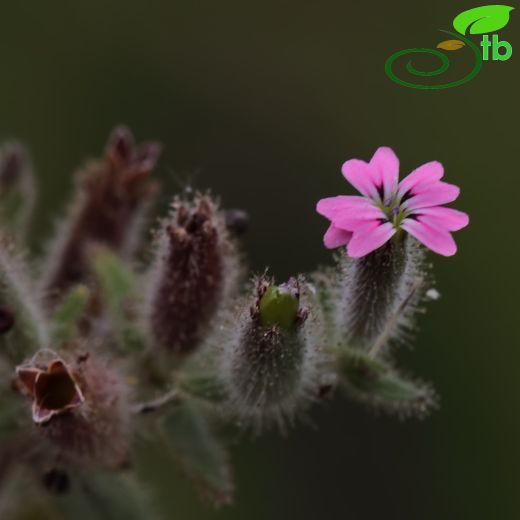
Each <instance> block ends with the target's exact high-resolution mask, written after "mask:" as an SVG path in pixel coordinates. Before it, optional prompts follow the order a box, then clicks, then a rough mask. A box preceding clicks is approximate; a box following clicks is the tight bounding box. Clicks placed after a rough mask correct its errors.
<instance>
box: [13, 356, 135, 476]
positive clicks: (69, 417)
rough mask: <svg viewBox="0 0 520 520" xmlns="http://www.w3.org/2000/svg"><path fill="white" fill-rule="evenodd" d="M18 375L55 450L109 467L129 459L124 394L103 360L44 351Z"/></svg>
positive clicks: (34, 415)
mask: <svg viewBox="0 0 520 520" xmlns="http://www.w3.org/2000/svg"><path fill="white" fill-rule="evenodd" d="M45 354H48V356H47V357H50V359H48V360H46V361H44V360H43V358H44V356H45ZM38 357H40V361H38V360H37V358H38ZM16 375H17V380H18V383H19V386H20V387H21V388H22V390H23V391H24V393H26V394H27V396H28V397H29V398H30V399H31V401H32V419H33V422H34V424H35V425H37V426H38V427H39V428H38V431H39V433H40V434H41V435H43V436H44V437H45V438H46V439H48V440H49V441H50V442H51V443H52V444H53V445H54V447H55V449H56V450H57V451H58V452H62V453H63V454H64V456H72V457H77V458H78V459H80V460H85V461H93V462H97V463H98V464H100V465H104V466H107V467H122V466H123V465H125V464H126V463H127V460H128V445H129V417H130V413H129V406H128V392H127V390H126V385H125V384H124V383H123V380H122V379H121V377H120V376H119V374H118V373H117V371H116V370H114V368H113V367H111V366H109V364H108V363H107V362H103V361H100V360H99V359H95V358H94V357H93V356H89V355H87V354H80V355H78V356H77V357H76V358H75V359H74V360H73V361H71V362H66V361H64V360H63V359H62V358H60V357H57V356H56V355H55V354H53V353H51V352H50V351H42V352H40V353H39V354H38V355H37V356H35V357H34V358H32V359H31V360H30V361H29V362H28V363H26V364H24V365H21V366H19V367H17V369H16Z"/></svg>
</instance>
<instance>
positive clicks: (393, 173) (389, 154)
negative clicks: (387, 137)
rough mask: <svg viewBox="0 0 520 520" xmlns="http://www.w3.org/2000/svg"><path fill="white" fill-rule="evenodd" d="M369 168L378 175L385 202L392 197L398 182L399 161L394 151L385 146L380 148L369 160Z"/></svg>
mask: <svg viewBox="0 0 520 520" xmlns="http://www.w3.org/2000/svg"><path fill="white" fill-rule="evenodd" d="M370 166H371V167H372V168H373V169H374V171H375V172H376V173H377V175H378V178H379V185H380V186H383V188H384V192H385V197H384V198H385V200H387V199H389V198H391V197H393V195H394V194H395V192H396V191H397V182H398V180H399V159H398V158H397V156H396V155H395V153H394V151H393V150H392V149H391V148H388V147H387V146H381V148H378V149H377V150H376V153H375V154H374V155H373V157H372V159H371V160H370Z"/></svg>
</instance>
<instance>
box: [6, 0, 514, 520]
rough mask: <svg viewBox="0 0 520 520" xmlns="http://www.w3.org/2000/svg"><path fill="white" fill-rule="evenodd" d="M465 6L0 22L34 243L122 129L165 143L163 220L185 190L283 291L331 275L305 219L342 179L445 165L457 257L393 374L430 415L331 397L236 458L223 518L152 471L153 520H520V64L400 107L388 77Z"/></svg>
mask: <svg viewBox="0 0 520 520" xmlns="http://www.w3.org/2000/svg"><path fill="white" fill-rule="evenodd" d="M476 5H479V4H478V3H477V4H475V3H472V2H462V1H461V2H454V1H449V2H448V1H444V2H442V1H439V0H436V1H431V2H427V3H426V2H413V3H412V2H410V3H408V2H352V1H347V0H343V1H308V0H299V1H298V2H289V1H288V2H280V1H271V0H264V1H263V2H243V1H242V2H238V1H225V0H224V1H220V2H215V1H210V0H207V1H194V0H192V1H187V0H184V1H176V2H174V1H170V2H167V1H165V0H162V1H160V0H148V1H147V2H139V1H131V0H127V1H126V2H120V1H111V2H106V1H100V0H90V1H89V2H64V1H56V2H3V5H2V10H1V18H0V26H1V30H0V71H1V75H0V138H1V139H2V140H3V139H5V138H10V137H16V138H18V139H20V140H22V141H24V142H26V143H27V145H28V146H29V147H30V149H31V151H32V153H33V157H34V160H35V162H36V165H37V169H38V176H39V184H40V191H41V199H40V204H41V205H40V207H39V210H40V215H41V218H39V219H38V220H37V222H36V223H35V226H34V229H33V231H34V233H35V234H38V235H41V234H42V233H46V234H48V233H49V232H50V230H51V228H52V221H53V217H54V216H55V215H56V210H57V208H60V207H62V206H63V205H64V204H65V202H66V198H67V195H68V194H69V193H70V190H71V180H72V172H73V171H74V170H75V169H76V167H77V166H78V165H79V164H80V163H81V161H82V160H84V159H85V158H86V157H89V156H95V155H98V154H99V153H100V152H101V150H102V147H103V145H104V142H105V139H106V138H107V136H108V133H109V131H110V129H111V128H112V127H113V126H114V125H115V124H116V123H126V124H128V125H129V126H130V127H131V128H132V129H133V130H134V132H135V133H136V136H137V138H138V139H139V140H142V139H148V138H157V139H159V140H160V141H162V142H163V143H164V147H165V148H164V155H163V157H162V160H161V163H160V167H159V170H158V174H159V175H160V177H161V178H162V179H163V181H164V194H163V203H166V202H167V200H168V194H171V193H173V192H174V191H178V190H179V189H181V188H182V187H183V186H185V185H186V184H187V183H192V184H194V185H195V186H196V187H199V188H207V187H210V188H211V189H212V190H213V191H214V192H216V193H218V194H220V195H221V196H222V199H223V201H224V204H225V205H226V206H229V207H242V208H244V209H246V210H247V211H248V212H249V213H250V215H251V218H252V225H251V230H250V232H249V234H248V236H247V237H246V239H245V249H246V250H247V252H248V255H249V259H250V263H251V265H252V267H253V268H254V269H257V270H260V269H263V267H264V266H266V265H268V266H270V268H271V270H272V272H273V273H274V274H276V275H277V276H279V277H281V278H283V277H286V276H288V275H289V274H292V273H295V272H298V271H309V270H312V269H313V268H314V266H316V264H318V263H325V262H329V261H330V254H329V252H328V251H326V250H325V249H324V248H323V246H322V242H321V240H322V234H323V232H324V230H325V227H326V223H325V222H324V220H323V219H321V218H320V217H319V216H318V215H316V214H315V212H314V205H315V202H316V201H317V200H318V199H319V198H321V197H323V196H326V195H334V194H339V193H342V192H345V190H346V184H345V182H344V180H343V178H342V177H341V174H340V166H341V164H342V162H343V161H345V160H346V159H348V158H352V157H358V158H363V159H368V158H369V157H370V156H371V154H372V153H373V151H374V150H375V149H376V148H377V147H378V146H380V145H389V146H392V147H393V148H394V149H395V151H396V152H397V154H398V155H399V156H400V158H401V167H402V173H403V174H404V173H406V172H407V171H409V170H411V169H412V168H414V167H415V166H417V165H419V164H421V163H423V162H426V161H428V160H433V159H437V160H440V161H441V162H443V163H444V165H445V168H446V177H447V180H448V182H453V183H455V184H458V185H460V186H461V187H462V195H461V197H460V199H459V201H457V203H456V206H457V207H458V208H460V209H463V210H465V211H467V212H468V213H469V214H470V215H471V224H470V227H469V228H467V229H466V230H464V231H462V232H460V233H458V234H457V237H456V239H457V242H458V245H459V253H458V254H457V255H456V256H455V257H453V258H449V259H446V258H442V257H437V256H435V257H434V255H433V254H432V255H431V258H432V261H433V262H434V264H435V272H436V277H437V281H438V288H439V290H440V292H441V293H442V299H441V300H440V301H438V302H436V303H433V304H432V305H431V306H430V309H429V312H428V313H427V315H425V316H424V317H422V319H421V324H420V325H421V328H420V331H419V333H418V339H417V342H416V344H415V347H414V349H413V351H412V350H411V349H406V348H405V349H403V350H402V352H401V353H400V356H399V357H400V363H401V365H402V366H404V367H407V368H408V369H409V371H410V372H411V373H414V374H417V375H420V376H421V377H424V378H425V379H428V380H431V381H432V382H434V383H435V385H436V387H437V389H438V391H439V393H440V395H441V396H442V401H441V405H442V406H441V408H440V410H439V411H437V412H435V413H433V414H432V415H431V416H430V417H429V418H427V419H426V420H424V421H417V420H408V421H406V422H400V421H399V420H398V419H396V418H387V417H384V416H374V415H373V414H371V413H370V412H367V411H366V410H364V409H363V408H361V407H358V406H357V405H355V404H351V403H350V402H348V401H346V400H344V399H341V398H338V399H336V400H335V401H334V402H333V403H331V404H330V406H329V407H328V408H325V409H321V410H314V411H313V412H312V414H311V416H310V418H309V419H310V420H309V424H302V425H299V427H298V428H296V429H295V430H294V431H293V432H291V434H290V435H289V436H288V437H287V438H286V439H284V438H281V437H280V436H279V435H276V434H269V435H266V436H263V437H261V438H259V439H250V438H248V437H245V438H237V439H234V440H233V445H234V446H233V460H234V463H235V465H236V470H237V486H238V494H237V500H236V504H235V505H234V506H233V507H226V508H223V509H221V510H219V511H214V510H213V509H212V508H211V507H209V506H207V505H204V504H203V503H202V502H201V501H199V500H198V499H197V498H196V496H195V494H194V492H193V491H192V490H191V488H190V487H189V486H188V485H187V484H186V483H184V482H183V481H182V479H179V478H177V477H172V476H171V475H170V474H168V475H166V474H164V473H163V472H160V471H158V470H157V467H158V466H157V465H156V463H155V462H157V460H156V458H155V459H154V457H155V456H154V454H150V457H149V460H148V461H147V463H146V470H145V474H146V477H147V479H148V480H149V481H150V485H151V487H152V489H154V488H155V489H156V492H157V496H158V500H159V508H160V509H162V510H163V511H164V512H165V517H166V518H181V519H183V520H184V519H187V520H189V519H209V518H218V519H221V520H224V519H225V520H227V519H229V520H232V519H244V518H247V519H249V520H255V519H265V518H272V519H286V518H299V519H301V520H304V519H315V518H318V517H319V518H323V517H325V518H348V519H352V520H356V519H376V518H380V517H382V516H384V517H386V518H392V519H393V518H395V519H417V518H421V519H439V518H450V519H451V518H453V519H455V518H456V519H460V518H471V519H490V518H497V519H515V518H519V517H520V497H519V492H518V486H519V483H520V445H519V444H520V442H519V440H520V406H519V402H520V378H519V376H518V366H519V363H520V350H519V347H520V342H519V339H520V338H519V334H518V328H519V327H518V323H519V319H518V294H519V293H520V283H519V276H518V274H517V273H518V271H517V270H518V265H519V260H520V258H519V256H520V255H519V248H518V204H519V198H518V194H519V190H520V179H519V173H520V172H519V170H518V153H519V146H518V130H517V126H518V119H519V110H518V108H519V103H518V87H519V77H520V76H519V72H518V60H516V59H515V58H516V56H514V55H513V58H512V59H511V60H510V61H508V62H504V63H501V62H487V63H485V64H484V67H483V69H482V72H481V73H480V75H478V76H477V77H476V78H475V79H474V80H473V81H471V82H470V83H467V84H466V85H463V86H461V87H458V88H453V89H449V90H436V91H419V90H413V89H407V88H404V87H400V86H398V85H396V84H394V83H392V82H391V81H390V80H389V79H388V78H387V77H386V76H385V74H384V68H383V67H384V62H385V60H386V58H387V57H388V56H389V55H390V54H391V53H393V52H395V51H397V50H400V49H404V48H408V47H416V46H419V47H420V46H424V47H432V46H435V44H436V43H438V41H440V40H442V39H443V37H442V36H443V35H442V34H441V33H439V32H438V29H443V28H444V29H451V21H452V19H453V17H454V16H455V15H456V14H458V13H459V12H461V11H463V10H465V9H468V8H471V7H475V6H476ZM519 27H520V19H519V18H518V13H516V12H513V13H512V19H511V22H510V24H509V26H508V27H507V28H505V29H503V30H502V31H501V32H500V35H501V37H502V38H503V39H506V40H508V41H510V42H511V43H512V45H513V49H515V48H516V46H520V34H519V31H518V28H519ZM458 52H459V53H463V52H466V53H468V54H466V55H465V56H466V57H468V56H470V54H469V51H468V50H467V49H466V50H462V51H458ZM457 56H464V55H463V54H460V55H459V54H457ZM450 57H451V55H450ZM453 61H454V67H459V66H460V70H459V69H457V68H455V73H457V72H460V75H464V74H465V72H466V69H467V65H465V66H464V60H462V58H460V57H457V58H456V57H455V55H454V57H453ZM468 61H470V58H468ZM420 63H423V65H424V66H425V68H427V67H428V66H430V68H431V66H432V64H434V62H433V59H431V61H428V60H425V61H424V62H418V65H419V64H420ZM465 67H466V68H465ZM154 461H155V462H154Z"/></svg>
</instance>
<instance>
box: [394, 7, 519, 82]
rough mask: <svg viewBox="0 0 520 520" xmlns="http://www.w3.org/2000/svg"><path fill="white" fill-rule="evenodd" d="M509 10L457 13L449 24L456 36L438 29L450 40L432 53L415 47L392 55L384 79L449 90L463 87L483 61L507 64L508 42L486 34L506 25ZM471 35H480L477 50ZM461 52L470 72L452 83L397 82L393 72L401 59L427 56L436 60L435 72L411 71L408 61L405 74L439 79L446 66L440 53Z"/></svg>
mask: <svg viewBox="0 0 520 520" xmlns="http://www.w3.org/2000/svg"><path fill="white" fill-rule="evenodd" d="M513 9H514V7H510V6H508V5H483V6H481V7H475V8H474V9H469V10H467V11H464V12H462V13H460V14H459V15H457V16H456V17H455V18H454V20H453V27H454V28H455V30H456V31H457V32H456V33H455V32H451V31H445V30H442V29H441V32H443V33H445V34H447V35H449V36H450V37H452V38H451V39H448V40H443V41H442V42H440V43H438V44H437V46H436V48H435V49H429V48H422V47H418V48H415V49H404V50H402V51H397V52H394V54H392V55H391V56H390V57H389V58H388V59H387V60H386V62H385V72H386V75H387V76H388V77H389V78H390V79H391V80H392V81H394V82H395V83H397V84H398V85H402V86H403V87H409V88H417V89H422V90H433V89H445V88H452V87H458V86H460V85H463V84H464V83H467V82H468V81H470V80H471V79H473V78H474V77H475V76H476V75H477V74H478V73H479V72H480V70H481V68H482V64H483V62H484V61H488V60H489V59H492V60H493V61H507V60H508V59H509V58H511V56H512V55H513V47H512V46H511V44H510V43H509V42H506V41H500V40H499V38H498V35H497V34H493V35H491V38H490V34H489V33H493V32H495V31H498V30H500V29H502V28H503V27H505V26H506V25H507V24H508V22H509V13H510V12H511V11H512V10H513ZM475 34H479V35H480V34H481V35H483V36H482V41H481V42H480V47H481V49H480V48H479V46H478V45H477V44H475V43H474V42H473V41H472V40H471V39H470V38H469V36H468V35H475ZM464 48H467V50H469V51H470V53H471V56H472V57H473V59H474V64H473V68H472V69H471V71H470V72H469V73H468V74H466V75H465V76H464V77H463V78H461V79H458V80H455V81H450V82H448V83H440V84H436V85H429V84H421V83H414V82H412V81H406V80H404V79H401V78H400V77H398V76H397V75H396V74H395V73H394V71H393V66H394V63H395V62H396V60H398V59H399V58H401V57H402V56H406V55H409V54H430V55H433V56H435V57H436V58H437V59H439V60H440V65H439V66H438V67H437V68H436V69H434V70H430V71H422V70H418V69H416V68H415V67H414V65H413V63H412V61H411V60H409V61H408V62H407V63H406V71H407V72H408V73H409V74H410V75H412V76H417V77H423V78H426V77H431V76H439V75H441V74H442V73H443V72H446V71H447V70H448V68H449V66H450V60H449V58H448V56H447V55H446V54H444V52H442V51H449V52H452V51H457V50H459V49H464ZM438 49H440V50H438Z"/></svg>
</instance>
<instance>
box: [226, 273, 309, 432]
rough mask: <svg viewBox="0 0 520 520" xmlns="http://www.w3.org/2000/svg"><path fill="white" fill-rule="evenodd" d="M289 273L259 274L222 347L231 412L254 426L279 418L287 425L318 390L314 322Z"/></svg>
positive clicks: (306, 295)
mask: <svg viewBox="0 0 520 520" xmlns="http://www.w3.org/2000/svg"><path fill="white" fill-rule="evenodd" d="M301 286H304V288H305V291H304V297H305V301H309V300H310V298H309V295H308V294H307V286H306V285H305V284H304V282H301V281H298V280H296V279H294V278H291V279H290V280H289V282H287V283H286V284H282V285H279V286H276V285H274V284H273V283H272V282H271V281H270V280H267V279H265V278H260V279H259V280H257V281H256V284H255V294H254V300H253V303H252V305H251V304H249V306H248V305H246V306H245V307H246V308H245V309H244V310H243V311H242V313H241V316H240V318H239V320H238V322H237V327H236V329H237V330H236V335H235V337H234V338H232V339H231V341H230V342H229V346H226V347H224V353H223V357H222V361H223V366H222V379H223V380H224V381H225V383H226V385H227V388H228V394H229V396H230V408H231V412H232V413H234V414H236V415H238V416H239V417H241V418H243V419H245V420H250V421H251V422H252V423H253V424H254V426H256V427H261V426H262V425H263V424H264V423H269V422H276V423H278V425H279V426H281V427H283V426H284V421H285V420H287V419H289V420H291V419H292V418H293V416H294V414H295V412H297V411H298V410H299V409H300V408H301V407H302V406H303V405H304V404H306V403H308V402H309V400H311V399H313V398H314V397H315V396H316V395H317V394H318V388H319V381H318V377H317V374H318V372H317V361H318V350H317V341H316V336H315V331H316V330H317V326H316V323H315V321H314V317H313V316H312V314H309V310H308V309H307V307H306V305H302V303H301V298H302V295H301V294H300V287H301Z"/></svg>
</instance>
